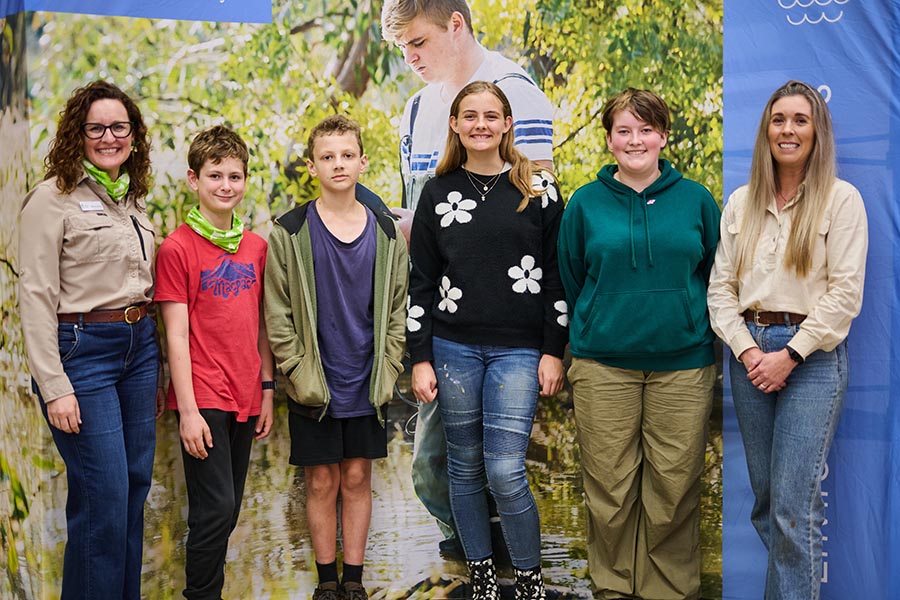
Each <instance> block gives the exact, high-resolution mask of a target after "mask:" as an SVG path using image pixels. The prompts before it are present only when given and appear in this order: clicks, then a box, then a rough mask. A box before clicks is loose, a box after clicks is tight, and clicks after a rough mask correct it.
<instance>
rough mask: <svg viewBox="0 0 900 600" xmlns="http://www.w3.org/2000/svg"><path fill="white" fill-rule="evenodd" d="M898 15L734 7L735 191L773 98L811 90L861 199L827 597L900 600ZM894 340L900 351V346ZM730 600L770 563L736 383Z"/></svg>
mask: <svg viewBox="0 0 900 600" xmlns="http://www.w3.org/2000/svg"><path fill="white" fill-rule="evenodd" d="M898 12H900V4H898V2H897V1H896V0H890V1H877V2H871V1H866V0H758V1H756V2H746V1H744V0H726V2H725V23H724V38H725V48H724V65H725V66H724V69H725V88H724V89H725V97H724V107H725V120H724V132H725V140H724V149H725V157H724V158H725V160H724V169H725V177H724V189H725V197H726V198H727V196H728V194H730V193H731V192H732V191H733V190H734V189H735V188H737V187H738V186H740V185H742V184H744V183H746V181H747V177H748V174H749V170H750V159H751V154H752V149H753V143H754V139H755V136H756V130H757V128H758V126H759V122H760V118H761V116H762V111H763V109H764V108H765V103H766V101H767V100H768V98H769V96H770V95H771V93H772V92H773V91H774V90H775V89H776V88H777V87H779V86H780V85H781V84H783V83H784V82H786V81H787V80H789V79H800V80H803V81H805V82H807V83H809V84H810V85H812V86H813V87H816V88H818V90H819V91H820V92H821V93H822V95H823V96H824V97H825V99H826V101H827V102H828V106H829V108H830V110H831V114H832V118H833V121H834V128H835V137H836V141H837V154H838V176H839V177H841V178H842V179H846V180H847V181H849V182H850V183H852V184H853V185H855V186H856V187H857V188H858V189H859V190H860V192H861V194H862V196H863V199H864V201H865V205H866V211H867V213H868V217H869V256H868V264H867V269H866V284H865V285H866V287H865V294H864V301H863V308H862V313H861V315H860V316H859V317H858V318H857V319H856V320H855V321H854V323H853V327H852V329H851V333H850V339H849V348H850V359H851V364H850V389H849V393H848V396H847V403H846V406H845V408H844V412H843V415H842V417H841V422H840V426H839V428H838V432H837V436H836V438H835V442H834V445H833V446H832V448H831V453H830V455H829V458H828V463H827V466H826V469H825V470H824V472H823V473H822V496H823V499H824V500H825V503H826V509H825V515H826V521H825V524H824V526H823V531H822V533H823V536H824V540H823V541H824V548H823V557H824V573H823V577H822V580H823V581H822V583H823V585H822V598H825V599H833V600H837V599H842V600H843V599H847V598H866V599H867V600H878V599H883V600H887V599H892V598H900V591H898V590H900V576H898V575H897V573H898V571H900V568H898V564H900V563H898V559H900V554H898V549H900V548H898V547H900V534H898V515H900V512H898V509H900V501H898V500H897V498H898V497H900V477H898V473H900V416H898V409H897V408H896V406H893V405H892V403H891V397H892V395H894V390H900V369H898V367H900V349H898V348H897V346H898V345H900V294H898V289H900V288H898V278H897V273H898V272H900V271H898V269H900V231H898V223H900V217H898V215H900V210H898V199H897V190H898V186H900V180H898V169H897V165H898V156H897V139H898V136H900V118H898V110H897V100H896V97H897V94H898V91H900V80H898V75H900V59H898V52H897V49H898V45H900V34H898V33H897V28H898V27H900V17H898ZM894 340H896V342H897V343H894ZM725 383H726V388H725V412H724V430H725V431H724V436H725V440H724V444H725V459H724V502H723V505H724V508H723V597H724V598H729V599H737V598H741V599H743V598H747V599H751V598H753V599H758V598H761V597H762V596H763V589H764V585H765V570H766V552H765V548H763V545H762V543H761V542H760V541H759V538H758V536H757V535H756V532H755V531H754V530H753V527H752V526H751V524H750V509H751V507H752V505H753V494H752V492H751V491H750V486H749V482H748V478H747V473H746V463H745V462H744V460H745V459H744V454H743V447H742V445H741V440H740V433H739V432H738V428H737V422H736V419H735V416H734V408H733V403H732V402H731V394H730V388H729V382H728V381H727V374H726V382H725Z"/></svg>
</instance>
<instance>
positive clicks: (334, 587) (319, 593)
mask: <svg viewBox="0 0 900 600" xmlns="http://www.w3.org/2000/svg"><path fill="white" fill-rule="evenodd" d="M312 600H341V597H340V596H339V595H338V584H337V581H326V582H325V583H320V584H319V585H318V586H317V587H316V590H315V591H314V592H313V596H312Z"/></svg>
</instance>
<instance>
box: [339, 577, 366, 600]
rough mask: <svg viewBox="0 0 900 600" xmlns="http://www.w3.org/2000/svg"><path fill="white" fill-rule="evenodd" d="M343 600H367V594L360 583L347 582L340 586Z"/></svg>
mask: <svg viewBox="0 0 900 600" xmlns="http://www.w3.org/2000/svg"><path fill="white" fill-rule="evenodd" d="M341 593H342V596H341V598H343V600H369V594H367V593H366V588H364V587H363V586H362V584H361V583H356V582H355V581H347V582H345V583H344V585H342V586H341Z"/></svg>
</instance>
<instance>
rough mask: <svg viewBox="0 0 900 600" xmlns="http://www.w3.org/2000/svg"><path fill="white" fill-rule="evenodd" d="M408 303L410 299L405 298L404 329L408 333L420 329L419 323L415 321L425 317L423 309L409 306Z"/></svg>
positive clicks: (414, 305)
mask: <svg viewBox="0 0 900 600" xmlns="http://www.w3.org/2000/svg"><path fill="white" fill-rule="evenodd" d="M410 302H412V298H411V297H409V296H407V297H406V328H407V329H409V330H410V331H418V330H420V329H422V324H421V323H419V322H418V321H417V320H416V319H421V318H422V317H424V316H425V309H424V308H422V307H421V306H418V305H416V304H413V305H412V306H410Z"/></svg>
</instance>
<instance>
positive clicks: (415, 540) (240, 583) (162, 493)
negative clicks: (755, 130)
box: [4, 394, 721, 600]
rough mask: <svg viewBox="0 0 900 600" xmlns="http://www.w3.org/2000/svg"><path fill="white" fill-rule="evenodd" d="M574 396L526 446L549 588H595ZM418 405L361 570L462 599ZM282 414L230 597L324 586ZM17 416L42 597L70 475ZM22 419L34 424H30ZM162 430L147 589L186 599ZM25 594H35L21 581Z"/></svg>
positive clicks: (711, 493)
mask: <svg viewBox="0 0 900 600" xmlns="http://www.w3.org/2000/svg"><path fill="white" fill-rule="evenodd" d="M21 400H22V401H23V402H24V403H27V402H30V401H31V399H30V398H25V397H22V398H21ZM566 402H567V397H566V396H565V395H564V394H562V395H561V396H560V397H558V398H555V399H553V400H551V401H547V402H544V403H543V406H542V409H541V410H540V412H539V415H538V422H537V424H536V427H535V432H534V436H533V439H532V446H531V448H530V451H529V472H530V476H531V481H532V487H533V489H534V490H535V492H536V498H537V501H538V506H539V510H540V514H541V519H542V533H543V569H544V573H545V577H546V580H547V582H548V584H549V587H550V590H551V591H552V594H551V596H550V597H552V598H590V592H589V583H588V580H587V577H586V574H585V567H586V560H585V556H586V550H585V543H584V539H583V529H584V521H583V510H582V506H581V503H582V499H581V487H580V474H579V472H578V467H577V464H578V462H577V461H578V455H577V445H576V444H575V440H574V426H573V424H572V422H571V411H570V410H569V409H568V408H567V404H566ZM412 414H413V409H411V408H409V407H407V406H406V405H405V404H402V403H401V402H395V403H393V404H392V405H391V408H390V412H389V427H391V430H392V431H393V435H392V439H391V442H390V444H389V449H388V457H387V458H386V459H383V460H379V461H376V462H375V465H374V469H373V488H374V497H375V499H374V509H373V518H372V527H371V531H370V536H369V544H368V548H367V556H366V563H367V564H366V571H365V575H364V579H365V581H366V585H367V587H368V589H369V591H370V594H371V595H372V597H373V598H381V599H396V598H419V599H431V598H462V597H463V595H462V594H463V586H462V583H461V579H460V578H461V577H462V576H464V574H465V566H464V565H463V564H462V563H458V562H453V561H445V560H444V559H442V558H441V557H440V556H439V554H438V547H437V545H438V541H439V539H440V533H439V531H438V529H437V527H436V526H435V525H434V523H433V521H432V520H431V518H430V516H429V515H428V514H427V513H426V511H425V510H424V508H422V506H421V504H420V503H419V502H418V500H417V499H416V498H415V495H414V493H413V489H412V483H411V480H410V477H409V472H410V463H411V454H412V439H411V436H410V435H409V434H408V433H407V432H406V431H405V429H406V424H407V421H408V420H409V418H410V416H411V415H412ZM277 416H278V422H277V426H276V427H275V429H274V431H273V433H272V435H271V436H270V438H269V439H268V440H266V441H264V442H261V443H257V444H256V446H255V447H254V450H253V455H252V463H251V469H250V474H249V476H248V480H247V490H246V495H245V498H244V505H243V511H242V513H241V517H240V520H239V523H238V526H237V529H236V530H235V532H234V534H233V535H232V538H231V545H230V548H229V554H228V566H227V569H226V570H227V574H226V587H225V596H226V597H228V598H272V599H279V598H308V597H309V596H310V594H311V592H312V590H313V588H314V587H315V583H316V582H315V566H314V555H313V551H312V545H311V542H310V538H309V528H308V525H307V523H306V510H305V493H304V483H303V476H302V472H301V471H300V470H299V469H297V468H295V467H292V466H290V465H289V464H288V455H289V452H290V443H289V438H288V432H287V427H286V423H287V411H286V406H285V405H284V403H283V401H282V402H281V403H280V405H279V408H278V412H277ZM19 420H20V421H22V423H20V424H21V425H23V427H22V429H21V431H22V432H27V433H25V435H26V436H31V439H32V440H34V439H41V440H42V443H41V444H32V445H31V446H32V447H34V448H43V450H42V451H41V454H43V455H45V456H46V457H47V458H48V459H49V460H48V461H45V462H43V464H42V467H41V468H40V469H38V471H39V472H40V484H39V486H38V487H37V488H36V489H35V490H34V491H33V493H32V498H31V504H32V506H39V505H41V504H42V503H43V504H45V506H44V509H43V511H42V514H43V516H42V517H41V519H40V521H39V523H42V524H40V525H36V529H38V530H40V531H41V536H42V544H40V545H39V546H33V545H32V546H30V547H31V548H33V549H36V548H40V552H41V561H40V568H41V574H40V576H39V579H40V580H42V583H43V586H42V590H41V593H42V597H45V598H51V597H58V582H59V579H60V575H61V565H62V553H63V547H64V540H65V520H64V515H63V508H62V507H63V504H64V498H65V475H64V472H63V471H62V469H63V466H62V463H61V461H60V459H59V458H58V456H57V455H56V452H55V450H54V449H53V446H52V443H51V440H50V437H49V434H48V433H46V426H45V425H44V423H43V421H42V419H41V418H40V415H39V413H38V412H37V411H36V410H26V411H23V412H22V413H21V414H20V415H19ZM24 421H29V422H30V423H29V424H28V425H27V426H25V423H24ZM413 426H414V421H413V423H412V424H410V427H413ZM720 439H721V436H720V434H719V433H714V435H713V440H712V443H711V444H710V446H709V454H708V457H709V459H710V460H708V462H709V463H710V467H711V468H708V473H707V477H706V485H705V490H706V492H707V493H706V497H705V499H704V508H705V515H704V517H705V518H704V526H703V536H704V547H705V548H707V549H708V550H709V552H707V553H706V554H707V556H708V558H709V560H707V561H706V564H705V565H704V569H705V571H706V572H705V574H704V596H705V597H710V598H712V597H717V596H718V595H719V590H720V585H719V577H720V575H719V572H720V566H719V563H720V558H719V555H720V550H719V539H720V535H719V523H718V517H717V514H719V512H718V510H717V509H716V506H717V503H718V502H720V498H721V496H720V495H719V494H720V487H719V486H718V484H717V483H716V481H717V480H718V477H717V475H716V467H715V465H716V464H718V460H719V459H718V455H719V454H720V451H719V450H717V448H719V447H720V441H719V440H720ZM157 440H158V446H157V456H156V466H155V470H154V485H153V489H152V490H151V492H150V497H149V499H148V506H147V514H146V530H145V553H144V586H143V589H144V597H145V598H146V599H147V600H164V599H175V598H180V597H181V594H180V592H181V589H182V587H183V583H184V574H183V565H184V538H185V532H186V523H185V519H186V516H187V499H186V491H185V485H184V479H183V472H182V467H181V455H180V450H179V447H178V434H177V426H176V423H175V419H174V416H173V415H172V414H171V413H167V414H166V415H164V416H163V418H162V419H161V420H160V422H159V428H158V435H157ZM23 441H24V440H23ZM32 531H34V529H33V530H32ZM501 575H504V573H503V572H501ZM505 575H506V576H507V577H510V576H511V574H510V573H506V574H505ZM33 576H34V575H32V577H33ZM26 579H27V578H26ZM31 589H32V590H34V587H32V588H31ZM34 591H36V590H34ZM4 597H6V596H4ZM17 597H22V598H31V597H35V596H32V595H31V594H30V593H29V591H24V595H19V596H17Z"/></svg>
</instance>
